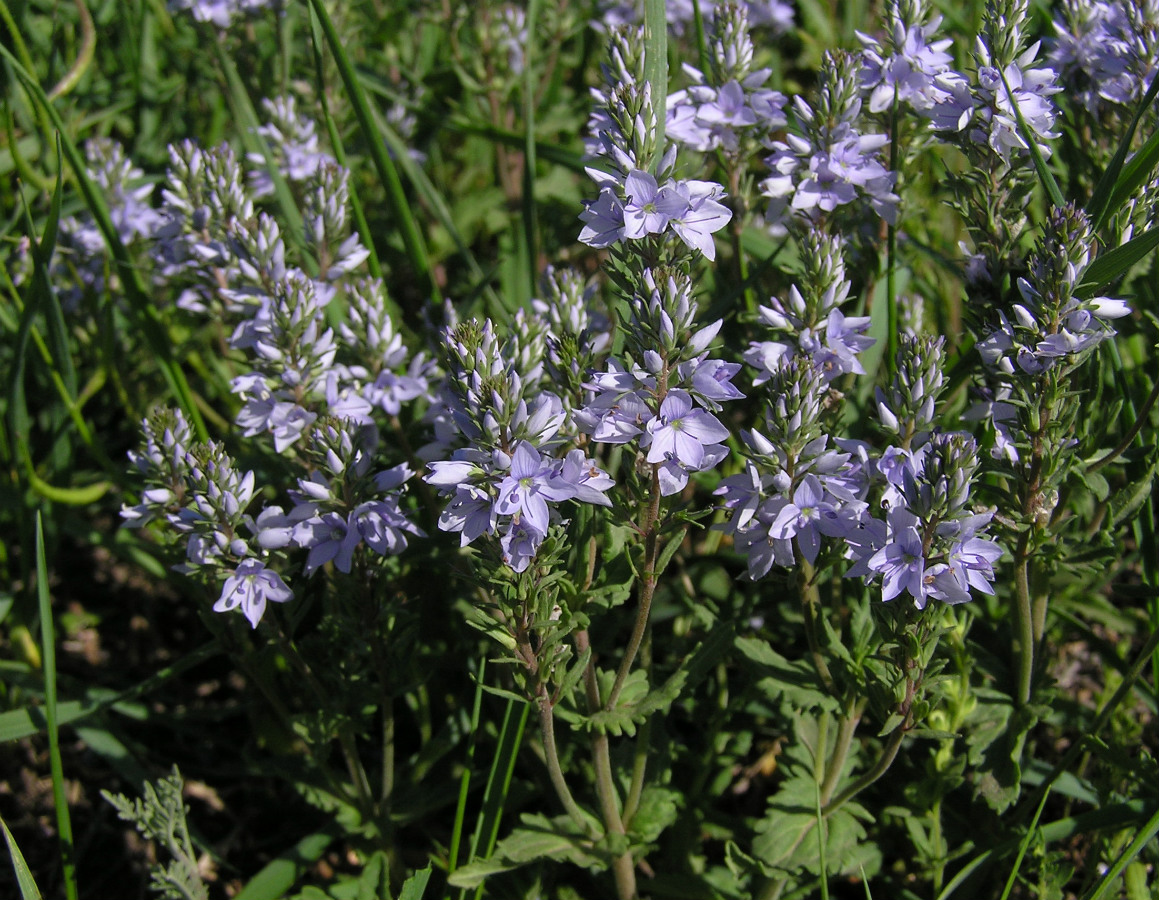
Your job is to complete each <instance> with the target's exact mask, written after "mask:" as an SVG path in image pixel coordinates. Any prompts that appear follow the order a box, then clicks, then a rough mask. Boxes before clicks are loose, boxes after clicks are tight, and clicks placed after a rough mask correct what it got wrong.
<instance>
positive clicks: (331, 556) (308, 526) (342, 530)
mask: <svg viewBox="0 0 1159 900" xmlns="http://www.w3.org/2000/svg"><path fill="white" fill-rule="evenodd" d="M294 542H295V543H296V544H297V545H298V546H299V547H305V548H309V550H310V553H309V554H308V555H307V557H306V569H305V572H306V574H307V575H309V574H310V573H311V572H313V571H314V570H315V569H317V568H318V567H320V566H324V565H326V563H328V562H331V561H332V562H333V563H334V566H335V568H337V569H338V571H339V572H347V573H349V571H350V568H351V566H352V564H353V561H354V551H355V550H356V549H357V548H358V545H359V544H360V543H361V542H362V535H361V533H360V532H359V530H358V528H357V527H352V525H351V523H350V522H348V521H347V520H346V519H345V518H344V517H343V516H341V515H339V514H338V513H335V512H329V513H324V514H323V515H321V516H314V517H312V518H309V519H306V520H305V521H304V522H299V523H298V524H297V525H296V526H295V527H294Z"/></svg>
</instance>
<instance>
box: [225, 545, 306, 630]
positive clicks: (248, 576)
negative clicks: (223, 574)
mask: <svg viewBox="0 0 1159 900" xmlns="http://www.w3.org/2000/svg"><path fill="white" fill-rule="evenodd" d="M293 596H294V592H293V591H291V590H290V589H289V587H287V585H286V583H285V582H284V581H283V580H282V577H281V576H280V575H279V574H278V573H277V572H275V571H273V570H272V569H267V568H266V566H265V564H264V563H262V562H261V561H260V560H256V559H245V560H242V561H241V562H240V563H238V566H237V568H236V569H235V570H234V572H233V574H232V575H230V576H229V577H228V578H226V579H225V584H224V585H223V586H222V589H221V596H220V597H219V598H218V600H217V602H216V603H215V604H213V610H214V612H228V611H229V610H231V609H237V608H238V607H241V611H242V612H243V613H244V614H245V617H246V618H247V619H249V621H250V625H251V626H253V627H254V628H257V627H258V622H260V621H261V618H262V614H263V613H264V612H265V611H266V603H285V602H286V601H287V600H290V599H292V598H293Z"/></svg>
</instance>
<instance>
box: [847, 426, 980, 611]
mask: <svg viewBox="0 0 1159 900" xmlns="http://www.w3.org/2000/svg"><path fill="white" fill-rule="evenodd" d="M977 468H978V447H977V444H976V443H975V442H974V439H973V438H972V437H970V436H969V435H965V434H935V435H933V436H931V438H930V439H929V441H928V442H926V443H925V444H923V445H922V446H921V447H919V448H917V449H916V450H913V451H906V450H901V449H898V448H891V449H890V450H887V451H886V453H884V454H882V457H881V459H880V460H879V461H877V463H876V465H875V466H874V471H875V474H876V475H877V478H878V480H879V481H880V480H884V482H885V487H884V494H883V497H882V507H883V508H884V509H885V513H886V517H885V520H884V521H882V520H881V519H877V518H874V517H872V516H870V515H869V512H868V511H869V509H870V507H868V506H867V507H866V509H865V511H864V512H863V515H862V517H861V519H860V520H859V521H858V522H857V523H856V525H854V526H853V527H851V528H848V527H847V528H846V529H844V533H843V535H842V536H843V537H844V538H845V540H846V544H847V546H848V548H849V554H850V556H851V557H852V558H853V559H854V563H853V565H852V566H851V567H850V569H849V570H848V572H847V573H846V575H847V576H848V577H854V576H861V577H864V578H865V579H866V580H867V581H873V580H877V579H879V578H880V579H881V585H882V591H881V598H882V600H886V601H888V600H892V599H893V598H894V597H897V596H898V595H899V594H901V593H903V592H905V593H908V594H909V596H910V597H911V598H912V599H913V603H914V605H915V606H916V607H917V608H918V609H924V608H925V606H926V603H927V602H929V600H931V599H933V600H940V601H941V602H943V603H951V604H953V603H962V602H964V601H967V600H969V599H970V596H971V590H976V591H981V592H982V593H986V594H992V593H994V588H993V582H994V563H995V562H996V561H997V560H998V559H999V558H1000V557H1001V556H1002V548H1001V547H999V546H998V544H996V543H995V542H994V541H992V540H989V539H988V538H987V537H985V534H984V533H985V528H986V526H987V525H988V524H989V523H990V520H991V519H992V518H993V516H994V511H993V510H987V511H984V512H979V513H974V512H971V510H970V508H969V501H970V486H971V483H972V481H973V478H974V475H975V473H976V471H977Z"/></svg>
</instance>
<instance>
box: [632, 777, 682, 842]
mask: <svg viewBox="0 0 1159 900" xmlns="http://www.w3.org/2000/svg"><path fill="white" fill-rule="evenodd" d="M682 799H683V794H681V793H680V791H677V790H673V789H672V788H666V787H660V786H659V785H651V784H650V785H648V786H647V787H646V788H644V791H643V793H642V794H641V795H640V805H639V806H638V807H636V814H635V815H634V816H632V821H631V822H629V823H626V824H627V828H628V835H629V837H631V838H632V840H633V841H634V842H639V843H642V844H651V843H653V842H655V841H656V840H658V839H659V837H660V835H661V834H663V832H664V830H665V829H667V828H668V827H670V826H671V825H672V824H673V823H674V822H675V821H676V817H677V815H678V814H679V811H680V806H681V800H682Z"/></svg>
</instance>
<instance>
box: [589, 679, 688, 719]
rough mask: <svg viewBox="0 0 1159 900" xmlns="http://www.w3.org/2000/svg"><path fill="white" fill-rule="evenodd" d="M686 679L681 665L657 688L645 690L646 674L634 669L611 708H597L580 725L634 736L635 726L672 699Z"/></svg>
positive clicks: (668, 704)
mask: <svg viewBox="0 0 1159 900" xmlns="http://www.w3.org/2000/svg"><path fill="white" fill-rule="evenodd" d="M608 674H611V673H608ZM687 678H688V670H687V669H686V668H684V667H681V668H679V669H677V670H676V671H675V672H673V673H672V675H671V676H670V677H669V678H668V680H667V681H665V682H664V683H663V684H662V685H660V687H658V688H656V689H655V690H652V691H649V690H648V676H647V675H646V674H645V673H644V671H643V670H642V669H637V670H636V671H634V672H632V674H631V675H629V676H628V678H627V680H626V681H625V682H624V689H623V691H622V692H621V693H620V697H619V700H617V701H616V705H615V708H613V709H601V710H600V711H599V712H596V713H593V714H592V715H590V716H587V717H586V718H583V719H581V720H580V724H582V725H583V726H584V727H585V728H587V729H589V730H592V731H603V732H609V733H611V734H614V735H621V734H624V733H627V734H629V735H634V734H635V733H636V726H637V725H639V724H640V723H642V722H643V721H644V720H645V719H647V718H648V717H649V716H651V715H653V714H654V713H657V712H664V711H666V710H667V709H668V707H670V706H671V705H672V704H673V703H675V702H676V698H677V697H679V696H680V690H681V688H683V687H684V682H685V680H686V679H687ZM609 690H610V688H609ZM601 693H603V692H602V691H601Z"/></svg>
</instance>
